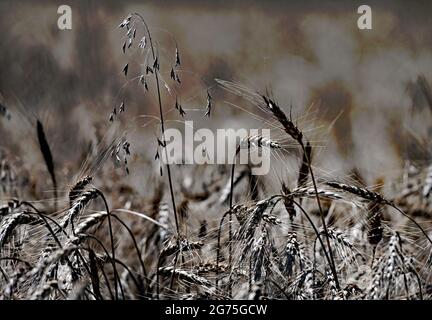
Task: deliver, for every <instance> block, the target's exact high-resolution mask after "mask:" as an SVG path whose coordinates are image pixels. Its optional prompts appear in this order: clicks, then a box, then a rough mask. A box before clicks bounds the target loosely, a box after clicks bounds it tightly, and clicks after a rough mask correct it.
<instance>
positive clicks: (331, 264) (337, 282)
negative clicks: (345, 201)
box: [300, 141, 340, 290]
mask: <svg viewBox="0 0 432 320" xmlns="http://www.w3.org/2000/svg"><path fill="white" fill-rule="evenodd" d="M300 146H301V148H302V149H303V153H304V155H305V156H306V159H307V163H308V166H309V172H310V175H311V180H312V184H313V187H314V191H315V197H316V200H317V204H318V208H319V211H320V216H321V223H322V225H323V229H324V232H325V235H326V240H327V246H328V250H329V256H330V261H329V263H330V268H331V270H332V273H333V277H334V280H335V284H336V288H337V289H338V290H340V286H339V280H338V276H337V272H336V265H335V262H334V258H333V252H332V249H331V245H330V237H329V235H328V231H327V224H326V222H325V218H324V212H323V210H322V207H321V201H320V197H319V195H318V188H317V185H316V181H315V176H314V173H313V170H312V164H311V159H310V156H309V155H308V154H307V152H306V148H305V146H304V143H303V141H300Z"/></svg>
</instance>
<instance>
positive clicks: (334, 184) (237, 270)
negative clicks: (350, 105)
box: [0, 13, 432, 300]
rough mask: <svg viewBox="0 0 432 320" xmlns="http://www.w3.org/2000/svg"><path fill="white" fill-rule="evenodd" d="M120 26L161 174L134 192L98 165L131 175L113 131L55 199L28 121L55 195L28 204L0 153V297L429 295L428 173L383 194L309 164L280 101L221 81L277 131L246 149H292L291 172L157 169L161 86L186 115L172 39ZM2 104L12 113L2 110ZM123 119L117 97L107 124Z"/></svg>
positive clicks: (208, 110) (161, 148) (26, 188)
mask: <svg viewBox="0 0 432 320" xmlns="http://www.w3.org/2000/svg"><path fill="white" fill-rule="evenodd" d="M120 29H121V30H124V31H125V37H124V42H123V47H122V50H123V51H124V52H125V53H126V52H127V50H132V49H134V48H136V49H138V50H139V51H140V52H141V55H142V56H143V57H144V63H142V61H140V66H141V67H142V68H143V70H140V72H139V73H138V74H137V75H136V76H131V73H132V72H133V71H134V70H135V69H134V68H133V64H132V63H129V62H128V63H127V64H126V65H125V66H124V68H123V73H124V76H125V77H126V83H127V84H133V83H135V84H136V83H138V85H140V86H142V89H143V91H144V92H147V91H152V90H153V91H154V93H155V97H156V103H157V105H158V107H159V111H160V113H159V117H158V118H157V128H158V136H157V138H156V140H157V152H156V156H155V157H154V158H153V159H152V161H153V162H154V163H157V165H158V166H159V168H160V170H158V171H159V172H160V176H157V175H156V176H155V177H152V178H151V179H150V178H149V177H148V176H143V177H142V180H143V181H145V180H147V181H150V182H147V183H145V184H144V185H141V188H144V189H145V191H144V195H143V194H142V193H140V192H139V190H135V189H134V187H132V186H130V185H127V184H126V183H124V182H123V180H121V179H120V178H119V177H117V176H113V175H112V174H111V175H109V174H106V171H103V170H102V169H101V168H102V167H103V165H104V162H105V160H106V159H107V158H110V157H111V158H113V160H114V162H115V164H116V165H117V166H119V165H122V166H123V167H124V169H125V173H126V174H128V173H129V167H128V161H129V160H128V159H129V156H130V155H131V150H130V148H131V145H130V143H129V142H128V141H127V140H126V139H125V138H124V137H122V138H119V139H114V142H111V143H109V144H108V146H107V147H105V148H99V149H98V150H99V151H98V152H97V156H96V158H95V159H93V160H94V161H93V162H92V164H88V163H87V165H86V166H85V167H86V168H87V169H86V170H81V173H80V174H79V178H76V180H75V182H74V183H73V184H72V186H70V188H69V190H68V192H67V194H65V195H63V193H62V192H60V191H59V192H57V189H59V186H58V182H57V177H56V174H55V172H56V170H57V168H58V167H61V164H60V163H58V162H57V163H56V166H54V163H55V154H53V153H52V152H51V151H52V150H51V149H50V145H49V141H48V140H49V139H47V137H46V135H45V133H44V128H43V125H42V123H41V122H40V121H37V122H36V130H35V133H36V134H37V138H38V143H39V148H40V150H41V155H42V157H41V159H43V161H44V163H45V167H46V172H47V173H48V175H47V176H48V177H50V180H51V182H52V186H53V190H54V191H55V192H54V193H55V194H54V201H50V200H43V198H42V197H40V198H38V197H37V196H38V195H37V193H35V192H34V191H31V190H30V189H32V187H31V185H29V184H28V183H25V181H27V180H26V175H29V173H26V172H25V171H23V170H20V168H18V167H17V166H19V164H17V163H15V162H14V161H12V160H11V158H10V157H8V155H7V152H6V151H3V150H2V151H1V153H0V156H1V159H0V161H1V162H0V170H1V172H0V183H1V191H2V205H1V207H0V288H1V289H0V297H1V298H2V299H90V300H95V299H96V300H102V299H104V300H105V299H288V300H298V299H430V298H431V297H432V289H431V286H430V281H431V272H430V264H431V262H432V260H431V248H432V241H431V238H432V233H431V232H430V231H429V230H430V216H431V214H432V211H431V207H430V206H431V204H430V194H431V190H432V182H431V181H432V179H431V176H432V175H431V172H432V170H431V169H430V168H424V169H422V168H414V169H413V167H411V168H407V172H402V173H401V176H403V177H404V179H403V180H402V182H394V183H393V184H394V185H396V187H395V190H394V194H392V195H390V196H388V197H384V196H383V195H381V194H380V193H379V192H380V189H379V187H375V188H373V189H368V188H366V187H364V186H362V185H361V183H360V181H359V179H357V181H355V180H354V179H348V178H346V177H344V178H340V179H336V178H335V177H333V178H332V179H329V178H326V177H327V175H321V174H320V171H319V170H317V167H315V166H314V165H313V161H312V160H313V159H312V158H313V154H314V146H313V143H309V142H308V137H307V135H306V134H305V133H304V132H303V131H302V129H301V128H300V127H299V126H298V125H297V124H296V123H295V122H293V121H292V119H291V116H290V115H287V114H286V112H285V111H284V108H282V107H281V106H280V105H279V104H278V103H277V102H276V101H275V100H274V99H273V98H272V97H271V96H270V95H268V94H262V93H258V92H256V91H253V90H250V89H248V88H245V87H243V86H241V85H239V84H236V83H232V82H227V81H222V80H218V84H219V85H220V86H221V87H223V88H225V89H227V90H228V91H229V92H231V93H234V94H236V95H239V96H241V97H243V98H245V99H246V100H248V102H251V103H252V104H253V105H254V106H255V107H256V108H258V109H259V111H258V110H257V111H256V113H254V112H252V113H253V114H254V115H255V116H257V117H258V116H259V114H264V115H263V116H262V118H261V119H262V120H263V123H265V125H267V126H268V127H271V128H272V129H273V130H275V131H276V132H278V133H279V135H277V137H278V138H279V139H264V138H262V137H257V136H254V137H248V138H246V139H247V141H246V145H248V147H250V148H258V149H259V148H268V149H269V150H270V152H271V153H272V154H274V159H275V161H278V160H279V161H282V159H284V158H283V157H282V156H283V155H284V154H285V155H286V153H287V150H286V146H287V145H289V148H290V150H294V151H295V152H294V154H295V156H294V158H295V161H296V168H295V169H291V167H290V170H289V171H290V175H289V176H290V178H286V179H285V178H284V179H282V178H280V179H279V180H278V183H279V184H278V186H277V187H276V188H277V189H276V190H273V189H272V188H271V187H270V185H271V184H272V181H270V180H271V179H270V178H268V177H266V176H262V177H257V176H254V175H253V174H252V173H251V165H244V164H234V165H229V166H228V165H217V166H216V165H200V166H198V165H197V166H181V165H176V166H169V165H165V164H163V163H162V162H161V161H160V154H161V153H163V152H165V146H166V142H165V137H164V131H165V121H166V120H164V116H165V115H166V113H167V110H165V107H164V101H162V98H163V95H162V94H161V90H165V89H166V90H167V91H169V93H170V94H172V95H174V97H175V104H174V108H173V109H172V110H177V111H178V113H179V116H180V117H181V118H183V117H185V116H186V111H187V112H189V110H188V109H186V110H185V109H183V107H182V106H181V103H180V99H179V98H178V97H177V95H179V92H180V86H181V83H182V80H181V77H180V75H181V74H182V69H181V61H180V53H179V49H178V46H177V44H175V53H174V54H173V55H172V57H173V59H172V60H173V61H171V63H167V64H166V65H163V64H162V61H161V58H160V56H159V48H158V47H157V45H156V43H155V42H154V40H153V39H152V34H151V33H150V30H149V28H148V26H147V24H146V22H145V20H144V19H143V17H142V16H141V15H139V14H137V13H134V14H130V15H129V16H127V17H126V19H125V20H124V21H123V22H122V23H121V24H120ZM140 33H142V35H141V36H139V34H140ZM138 37H139V38H140V40H136V39H138ZM136 42H138V44H136ZM167 66H168V67H167ZM167 75H168V76H167ZM165 77H167V78H168V77H169V78H170V79H165ZM206 100H207V103H206V106H205V108H204V109H203V110H201V111H202V112H203V115H204V117H211V116H212V107H213V98H212V96H211V93H210V90H207V93H206ZM1 112H2V115H6V114H8V115H9V114H10V113H7V112H8V111H7V109H6V107H4V106H3V105H1ZM123 113H127V108H126V103H125V101H124V100H122V101H121V103H120V104H119V107H118V109H117V107H115V108H114V110H112V112H111V114H110V115H109V122H110V123H113V122H116V121H117V119H118V117H120V116H121V114H123ZM2 120H4V121H8V120H9V116H8V117H7V118H6V117H5V119H2ZM290 152H291V151H290ZM154 163H153V164H154ZM282 166H284V163H283V162H282ZM149 167H150V164H149ZM81 169H82V168H81ZM149 171H150V169H149ZM41 179H42V178H41ZM43 181H45V182H46V181H47V179H46V177H44V178H43ZM116 207H117V208H116Z"/></svg>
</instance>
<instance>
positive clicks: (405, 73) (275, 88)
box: [0, 0, 432, 184]
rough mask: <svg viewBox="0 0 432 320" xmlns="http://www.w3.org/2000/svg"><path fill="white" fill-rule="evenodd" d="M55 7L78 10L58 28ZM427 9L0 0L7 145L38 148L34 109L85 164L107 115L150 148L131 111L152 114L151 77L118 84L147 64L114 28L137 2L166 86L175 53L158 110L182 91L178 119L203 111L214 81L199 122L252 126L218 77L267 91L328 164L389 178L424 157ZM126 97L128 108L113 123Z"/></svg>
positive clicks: (24, 151)
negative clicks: (176, 78)
mask: <svg viewBox="0 0 432 320" xmlns="http://www.w3.org/2000/svg"><path fill="white" fill-rule="evenodd" d="M62 4H68V5H70V6H71V8H72V30H65V31H62V30H59V29H58V27H57V19H58V18H59V15H58V14H57V8H58V7H59V6H60V5H62ZM362 4H368V5H370V6H371V8H372V16H373V29H372V30H359V29H358V28H357V19H358V17H359V14H358V13H357V8H358V6H360V5H362ZM431 9H432V3H431V2H430V1H416V2H415V3H414V2H412V1H410V2H408V1H368V2H367V3H365V2H364V1H308V2H307V3H305V2H304V1H229V2H227V1H94V0H93V1H92V0H89V1H73V2H69V3H68V2H65V1H12V0H11V1H9V0H2V1H0V30H1V32H0V50H1V51H0V92H1V99H2V100H1V102H2V104H4V105H5V106H7V107H8V109H10V112H11V115H12V118H11V120H10V121H5V120H4V119H2V120H1V122H0V134H1V136H2V138H1V145H2V147H7V148H8V149H9V150H12V153H16V154H18V153H19V154H20V155H21V156H22V157H24V158H26V159H25V161H23V162H26V163H28V162H29V161H30V162H31V159H32V158H33V157H35V158H36V156H33V155H36V154H37V156H38V157H40V155H39V154H38V153H37V151H35V150H37V144H31V143H30V142H29V141H30V140H32V141H33V140H34V141H36V140H35V139H36V138H35V137H34V134H33V135H32V134H29V132H32V131H31V130H33V129H31V125H30V124H31V123H32V121H33V120H31V119H35V118H36V117H37V118H39V119H41V121H42V122H43V123H44V125H45V129H46V131H47V135H48V137H49V140H50V143H51V144H52V148H53V153H54V154H55V155H56V158H57V159H59V157H60V158H64V159H67V160H68V161H70V162H71V163H74V162H77V161H81V159H82V153H85V152H86V151H87V150H88V149H86V146H87V144H88V143H89V142H90V141H91V140H92V139H97V137H98V136H103V135H104V133H105V132H106V131H107V130H109V128H110V126H114V125H117V126H119V127H121V128H122V130H129V132H131V137H130V140H131V144H132V150H134V151H135V152H137V151H140V152H141V153H148V154H149V157H150V158H152V157H153V156H154V151H155V149H156V144H155V143H156V139H155V135H154V129H151V128H149V127H147V128H144V129H140V127H141V126H142V125H143V124H144V122H145V121H143V120H142V119H143V118H139V115H156V114H157V112H158V106H157V104H156V101H157V100H156V99H155V90H154V87H153V86H154V84H149V85H150V86H151V87H150V90H149V92H148V93H144V92H143V90H142V88H140V87H139V86H138V85H137V84H136V82H133V81H130V82H128V83H127V85H126V86H125V84H126V79H125V76H124V74H123V73H122V69H123V67H124V65H125V64H126V63H129V75H128V78H129V79H131V78H133V77H135V76H137V75H139V74H140V72H141V71H140V68H142V66H141V64H142V63H143V61H142V56H141V55H140V54H139V53H140V52H139V50H128V51H126V54H124V53H123V51H122V46H123V42H124V39H125V38H124V36H125V31H124V30H122V29H119V28H118V25H119V24H120V22H121V21H122V20H123V19H124V18H125V17H126V16H127V15H128V13H129V12H138V13H140V14H142V15H143V16H144V17H145V19H146V20H147V22H148V24H149V26H150V28H151V31H152V32H153V35H154V38H155V40H156V42H157V48H158V51H159V54H160V56H161V62H160V64H161V73H162V75H165V77H166V81H167V82H168V81H169V80H170V79H169V76H170V75H169V74H170V70H171V66H172V64H173V63H174V62H175V60H174V58H175V48H176V42H177V46H178V49H179V52H180V55H181V72H180V73H179V75H180V77H181V80H182V84H181V86H179V89H178V91H177V89H176V92H175V93H173V92H171V93H169V92H167V91H166V90H163V91H164V92H163V103H164V108H167V109H172V107H173V106H174V101H175V97H176V96H177V97H178V99H180V100H181V104H182V106H183V108H184V109H185V110H186V112H187V114H186V116H185V117H186V118H190V119H202V116H203V114H204V112H205V108H206V97H207V93H206V91H207V89H209V91H210V93H211V95H212V97H213V104H214V106H213V111H212V118H211V119H207V118H206V119H203V120H202V122H201V126H203V127H209V128H223V127H241V126H242V125H248V126H252V127H253V125H254V123H253V121H252V119H251V117H248V115H247V114H246V113H245V112H241V111H239V110H238V109H237V108H232V107H231V106H230V105H229V103H227V102H226V101H233V102H234V101H235V103H236V104H238V105H241V106H242V107H244V108H245V109H247V110H249V111H252V112H254V113H257V112H258V110H257V109H256V108H254V106H251V105H250V104H248V103H247V101H245V100H243V101H242V100H239V99H238V98H235V97H234V98H233V97H232V95H229V94H228V93H227V92H226V91H224V90H222V89H221V88H219V87H218V86H217V85H216V82H215V81H214V79H215V78H220V79H224V80H229V81H236V82H239V83H242V84H243V85H245V86H247V87H249V88H251V89H253V90H261V91H265V90H266V89H267V90H269V91H270V92H271V93H272V95H273V96H274V97H275V99H276V100H277V101H278V102H279V104H280V105H281V106H283V108H284V110H285V111H287V112H289V110H290V106H292V115H293V118H294V119H298V124H299V126H300V127H301V128H302V129H304V130H305V131H306V134H307V135H309V136H308V138H309V139H310V140H311V141H312V142H313V144H315V146H316V147H317V149H316V150H317V152H316V155H315V161H316V164H317V165H319V166H320V167H321V168H322V169H323V170H325V171H327V172H332V173H335V174H341V173H342V174H344V173H347V172H351V171H352V170H353V169H355V170H358V171H359V172H360V173H361V175H362V176H363V177H364V178H365V179H366V181H367V183H368V184H372V183H374V181H375V179H376V178H377V177H380V176H384V177H396V176H399V175H400V170H401V168H403V167H404V165H405V161H406V160H407V159H411V160H415V161H419V162H425V161H428V160H429V154H430V153H429V147H428V140H429V139H428V136H429V131H430V128H431V125H430V124H431V120H432V117H431V110H432V98H431V92H430V90H429V83H431V81H432V33H431V32H430V30H432V20H431V19H430V12H431ZM141 31H142V30H141ZM141 36H142V35H141ZM141 36H137V38H138V39H140V38H141ZM137 43H138V41H136V43H135V46H136V44H137ZM132 82H133V83H132ZM123 100H124V101H125V103H126V108H127V109H126V112H125V114H124V115H122V117H121V118H120V117H119V120H118V123H119V124H112V123H110V122H109V121H108V118H109V114H110V113H111V111H112V110H113V108H114V107H115V106H117V108H118V106H119V105H120V103H121V102H122V101H123ZM201 110H202V111H201ZM167 116H168V118H169V119H171V118H172V119H181V118H180V117H179V116H178V114H177V113H175V112H171V113H169V114H168V115H167ZM29 119H30V120H31V121H29ZM150 142H151V143H152V144H153V145H154V148H150V147H149V145H148V143H150ZM37 159H38V160H37V161H36V160H35V161H34V162H38V163H39V165H40V166H43V164H41V163H40V162H41V161H40V158H37Z"/></svg>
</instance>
